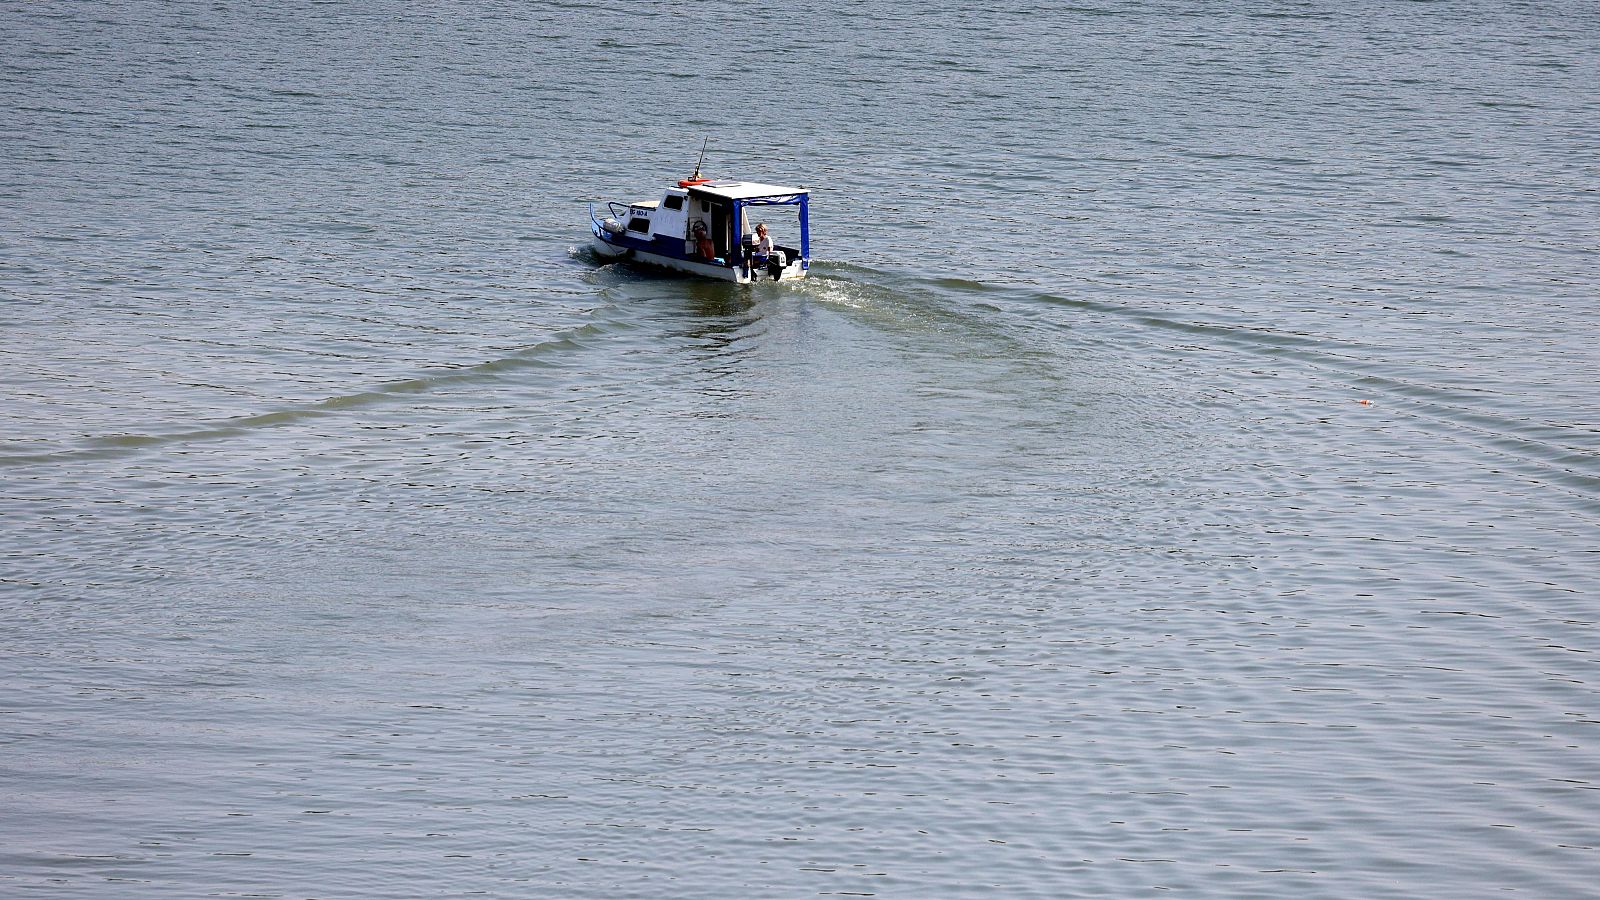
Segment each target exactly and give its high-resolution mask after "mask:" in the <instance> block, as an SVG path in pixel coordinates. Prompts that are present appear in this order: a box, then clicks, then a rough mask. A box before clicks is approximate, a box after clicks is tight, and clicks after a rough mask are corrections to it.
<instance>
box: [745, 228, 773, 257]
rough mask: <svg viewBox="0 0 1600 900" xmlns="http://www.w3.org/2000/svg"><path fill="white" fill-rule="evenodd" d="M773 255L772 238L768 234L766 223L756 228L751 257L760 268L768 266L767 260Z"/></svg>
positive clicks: (751, 244)
mask: <svg viewBox="0 0 1600 900" xmlns="http://www.w3.org/2000/svg"><path fill="white" fill-rule="evenodd" d="M771 255H772V237H771V236H770V235H768V234H767V225H766V223H765V222H763V223H761V224H759V225H757V226H756V233H755V236H754V237H753V238H752V239H751V241H750V257H751V259H752V260H753V261H754V262H755V264H756V265H758V266H764V265H766V264H767V258H768V257H770V256H771Z"/></svg>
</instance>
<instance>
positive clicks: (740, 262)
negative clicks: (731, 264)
mask: <svg viewBox="0 0 1600 900" xmlns="http://www.w3.org/2000/svg"><path fill="white" fill-rule="evenodd" d="M728 232H729V233H730V234H731V235H732V237H731V238H729V240H728V255H729V256H730V257H731V258H733V259H735V260H737V262H736V263H735V265H736V266H742V267H743V268H744V270H745V276H746V277H749V275H750V261H749V260H748V259H746V258H745V255H744V204H743V203H741V202H740V201H738V200H735V201H733V212H732V218H731V219H729V220H728Z"/></svg>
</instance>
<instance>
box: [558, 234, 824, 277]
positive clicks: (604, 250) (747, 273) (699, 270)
mask: <svg viewBox="0 0 1600 900" xmlns="http://www.w3.org/2000/svg"><path fill="white" fill-rule="evenodd" d="M590 245H591V247H592V249H593V250H594V252H595V255H596V256H599V257H601V258H602V259H607V260H622V261H626V262H632V263H637V264H639V265H644V266H654V267H656V268H660V269H670V270H672V271H674V272H684V273H686V274H689V275H698V276H700V277H701V278H714V279H716V280H718V281H729V282H733V283H734V284H750V283H751V282H755V281H771V280H772V278H771V276H770V275H769V274H768V273H767V269H766V268H764V267H762V266H752V267H748V268H747V267H745V266H719V265H715V264H713V263H707V262H699V261H696V260H692V259H679V258H677V257H674V256H663V255H661V254H659V253H651V252H650V251H648V250H640V249H636V248H633V247H619V246H617V245H616V244H613V243H611V242H609V241H607V240H606V239H604V238H602V237H600V236H599V235H595V236H594V238H593V239H592V240H591V241H590ZM805 275H806V267H805V265H804V264H803V263H802V262H801V261H800V260H798V259H796V260H793V261H791V262H790V263H789V264H788V265H786V266H784V267H783V271H782V272H781V273H779V276H778V280H779V281H788V280H790V279H792V278H804V277H805Z"/></svg>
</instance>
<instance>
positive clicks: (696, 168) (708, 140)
mask: <svg viewBox="0 0 1600 900" xmlns="http://www.w3.org/2000/svg"><path fill="white" fill-rule="evenodd" d="M710 143H711V135H709V134H708V135H706V139H705V140H704V141H702V142H701V143H700V158H699V159H697V160H695V161H694V174H693V175H690V176H689V180H690V181H694V180H695V179H697V178H699V177H700V164H701V163H703V162H705V161H706V145H707V144H710Z"/></svg>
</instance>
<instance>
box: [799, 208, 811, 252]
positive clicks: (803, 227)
mask: <svg viewBox="0 0 1600 900" xmlns="http://www.w3.org/2000/svg"><path fill="white" fill-rule="evenodd" d="M810 201H811V195H810V194H801V195H800V268H802V269H810V268H811V215H810V211H811V202H810Z"/></svg>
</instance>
